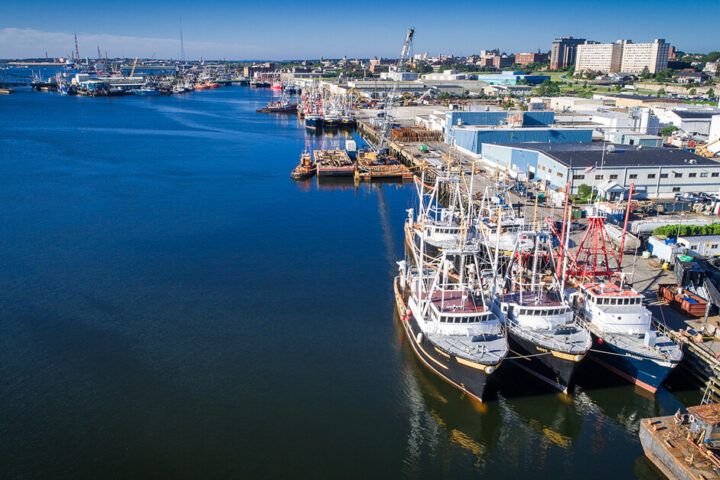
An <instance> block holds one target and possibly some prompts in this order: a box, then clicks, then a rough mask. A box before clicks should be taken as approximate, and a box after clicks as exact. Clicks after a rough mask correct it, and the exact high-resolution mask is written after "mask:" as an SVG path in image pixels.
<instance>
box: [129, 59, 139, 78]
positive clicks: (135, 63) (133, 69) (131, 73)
mask: <svg viewBox="0 0 720 480" xmlns="http://www.w3.org/2000/svg"><path fill="white" fill-rule="evenodd" d="M137 59H138V57H135V61H134V62H133V68H132V70H131V71H130V78H132V76H133V74H134V73H135V65H137Z"/></svg>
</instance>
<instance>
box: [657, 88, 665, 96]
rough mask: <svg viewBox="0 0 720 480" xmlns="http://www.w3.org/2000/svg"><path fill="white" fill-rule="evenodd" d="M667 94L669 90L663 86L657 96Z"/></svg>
mask: <svg viewBox="0 0 720 480" xmlns="http://www.w3.org/2000/svg"><path fill="white" fill-rule="evenodd" d="M665 95H667V91H666V90H665V89H664V88H662V87H661V88H660V89H659V90H658V91H657V96H658V97H664V96H665Z"/></svg>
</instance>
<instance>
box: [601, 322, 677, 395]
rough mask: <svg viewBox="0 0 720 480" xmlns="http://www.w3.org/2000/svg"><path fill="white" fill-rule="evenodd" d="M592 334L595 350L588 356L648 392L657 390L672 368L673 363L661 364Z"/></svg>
mask: <svg viewBox="0 0 720 480" xmlns="http://www.w3.org/2000/svg"><path fill="white" fill-rule="evenodd" d="M592 336H593V348H594V350H595V351H593V352H592V354H591V355H590V358H592V359H593V361H595V362H597V363H598V364H600V365H601V366H603V367H605V368H607V369H608V370H610V371H611V372H613V373H615V374H617V375H619V376H620V377H622V378H624V379H625V380H627V381H629V382H631V383H634V384H635V385H637V386H639V387H640V388H643V389H645V390H647V391H648V392H650V393H655V392H657V390H658V388H660V385H662V383H663V382H664V381H665V379H666V378H667V376H668V375H669V374H670V371H671V370H672V369H673V366H674V365H673V366H671V365H662V364H660V363H658V362H657V361H655V360H653V359H651V358H646V357H640V356H638V355H635V354H633V353H632V352H629V351H627V350H625V349H623V348H622V347H619V346H617V345H613V344H611V343H610V342H607V341H605V340H603V339H600V338H599V337H598V336H597V334H596V333H595V332H593V335H592Z"/></svg>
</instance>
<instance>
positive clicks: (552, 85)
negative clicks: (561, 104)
mask: <svg viewBox="0 0 720 480" xmlns="http://www.w3.org/2000/svg"><path fill="white" fill-rule="evenodd" d="M535 92H536V93H537V94H538V95H539V96H541V97H552V96H554V95H558V94H559V93H560V85H559V84H558V82H553V81H551V80H545V81H544V82H542V83H541V84H540V85H539V86H538V87H537V88H536V89H535Z"/></svg>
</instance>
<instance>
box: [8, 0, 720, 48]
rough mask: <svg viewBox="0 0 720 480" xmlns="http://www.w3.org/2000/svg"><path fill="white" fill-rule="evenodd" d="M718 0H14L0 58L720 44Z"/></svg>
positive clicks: (704, 45) (680, 46) (9, 4)
mask: <svg viewBox="0 0 720 480" xmlns="http://www.w3.org/2000/svg"><path fill="white" fill-rule="evenodd" d="M718 14H720V4H719V3H718V0H697V1H696V2H693V3H689V4H688V3H683V4H680V3H679V2H671V1H667V0H658V1H654V2H640V1H636V0H625V1H618V0H609V1H604V2H598V1H589V2H587V1H586V2H583V1H572V2H571V1H566V0H563V1H555V2H553V1H544V2H540V1H525V0H522V1H516V0H509V1H505V2H502V1H497V0H494V1H492V2H484V1H477V0H476V1H472V2H470V1H449V2H428V1H424V0H416V1H406V0H401V1H395V2H390V1H377V0H363V1H361V2H349V1H347V0H336V1H326V0H316V1H313V2H293V1H286V0H272V1H263V0H254V1H253V2H248V3H246V2H242V1H205V2H199V1H197V0H195V1H192V2H191V1H186V0H176V1H165V0H162V1H140V0H125V1H117V0H110V1H100V2H98V1H97V0H94V1H89V0H73V1H72V2H58V1H57V0H53V1H50V0H38V1H32V0H31V1H30V2H11V3H8V4H6V5H5V6H3V9H2V15H0V58H8V57H10V58H14V57H29V56H44V55H45V51H47V52H48V55H50V56H62V55H67V54H68V53H69V52H70V50H71V49H72V48H73V40H72V35H73V34H74V33H77V34H78V39H79V43H80V54H81V56H95V55H97V46H98V45H99V46H100V48H101V50H102V51H103V53H104V52H105V50H107V52H108V54H109V55H110V56H111V57H113V56H126V57H133V56H135V55H140V56H141V57H150V56H152V55H153V54H155V56H156V57H164V58H167V57H174V58H176V57H178V56H179V52H180V47H179V40H178V37H179V29H180V19H181V18H182V24H183V32H184V38H185V51H186V55H187V57H188V58H200V57H204V58H227V59H250V58H267V59H289V58H318V57H321V56H324V57H326V58H330V57H341V56H343V55H347V56H348V57H372V56H397V55H398V54H399V51H400V48H401V46H402V41H403V38H404V34H405V30H406V29H407V27H408V26H414V27H415V28H416V37H415V46H414V52H415V53H422V52H426V51H427V52H429V53H430V54H437V53H446V54H448V53H452V54H455V55H470V54H472V53H477V52H478V51H480V50H482V49H491V48H500V49H501V50H504V51H508V52H526V51H535V50H537V49H538V48H539V49H541V50H543V51H546V50H549V48H550V44H551V42H552V40H553V39H554V38H555V37H558V36H564V35H573V36H576V37H584V38H588V39H592V40H597V41H603V42H605V41H614V40H617V39H620V38H629V39H632V40H633V41H635V42H645V41H651V40H652V39H653V38H665V39H666V41H668V42H670V43H671V44H673V45H676V46H677V47H678V48H679V49H680V50H684V51H697V52H706V51H710V50H720V33H719V32H718V29H717V27H716V25H714V22H716V21H717V18H718Z"/></svg>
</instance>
